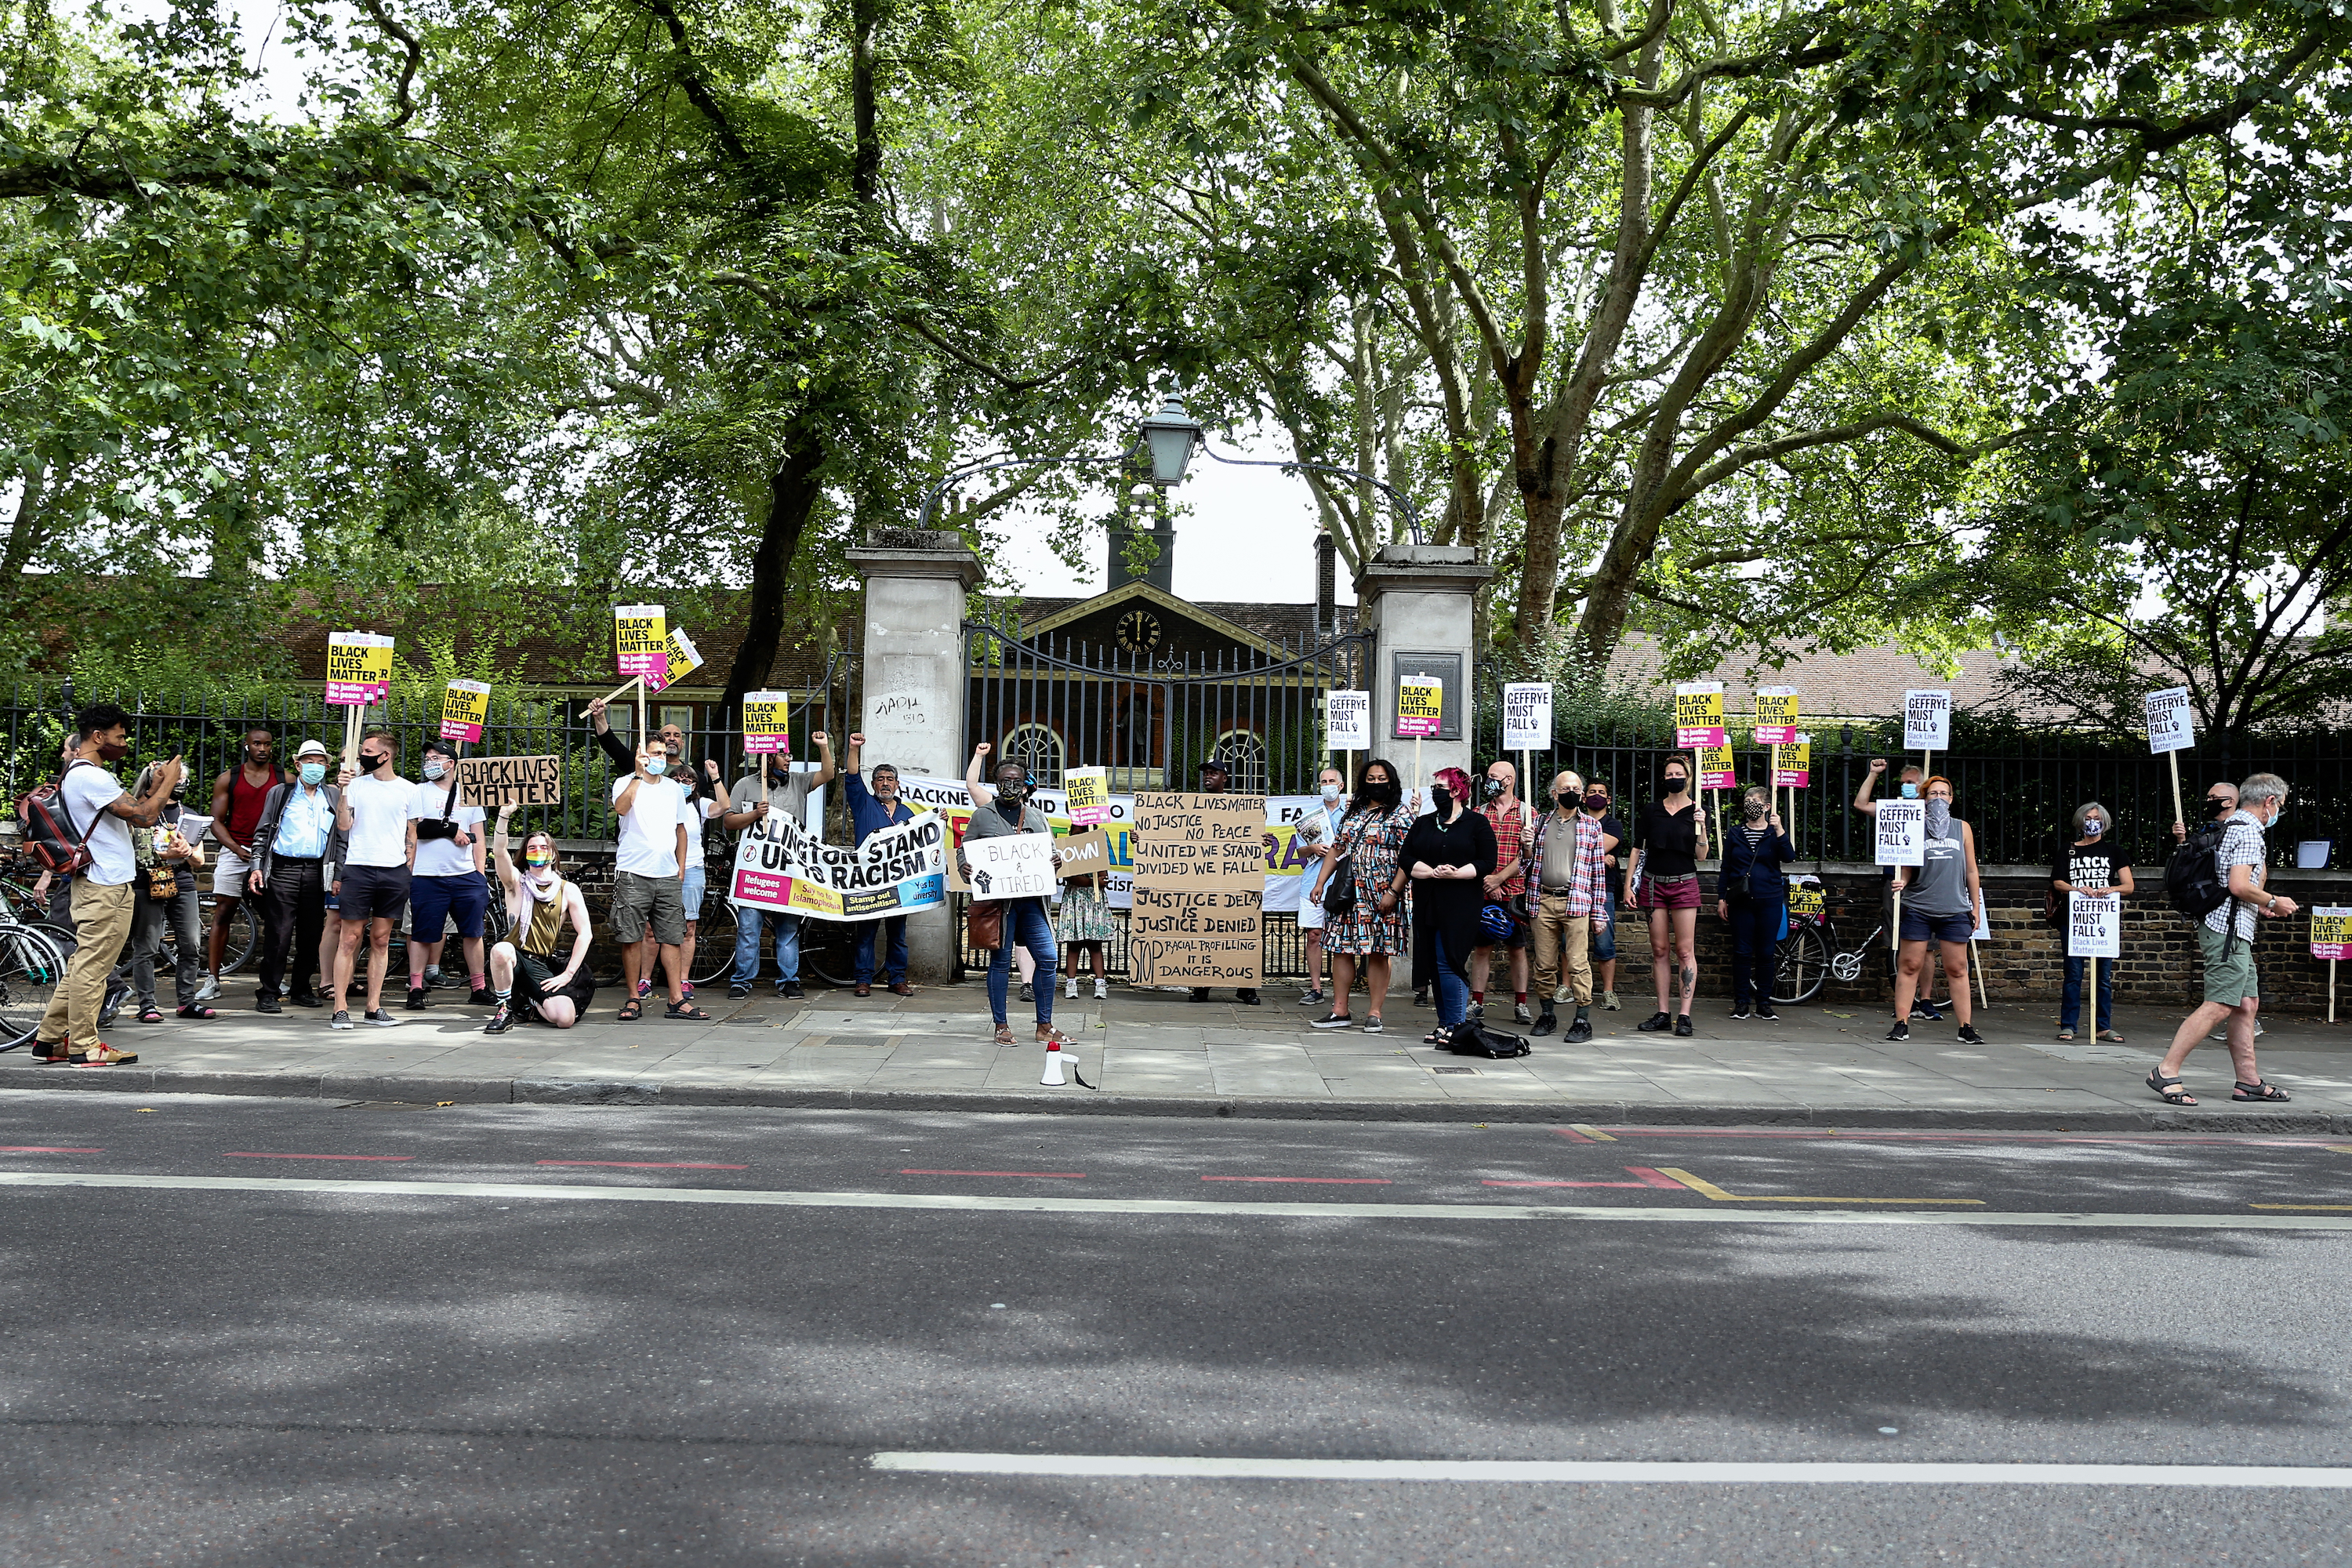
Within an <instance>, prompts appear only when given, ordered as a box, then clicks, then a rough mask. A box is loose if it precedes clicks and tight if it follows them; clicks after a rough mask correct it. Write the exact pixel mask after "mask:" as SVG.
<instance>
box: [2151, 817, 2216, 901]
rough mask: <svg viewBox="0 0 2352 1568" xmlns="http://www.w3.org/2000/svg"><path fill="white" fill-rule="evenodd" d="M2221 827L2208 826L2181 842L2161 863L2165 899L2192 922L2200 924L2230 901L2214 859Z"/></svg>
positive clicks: (2213, 824)
mask: <svg viewBox="0 0 2352 1568" xmlns="http://www.w3.org/2000/svg"><path fill="white" fill-rule="evenodd" d="M2222 831H2223V825H2222V824H2221V823H2218V822H2209V823H2207V824H2205V825H2204V826H2202V827H2200V828H2198V829H2197V830H2196V831H2194V832H2192V833H2191V834H2189V837H2186V838H2184V839H2182V840H2181V841H2180V847H2179V848H2178V849H2175V850H2174V851H2173V852H2172V858H2171V859H2169V860H2167V861H2166V862H2165V863H2164V896H2165V897H2166V898H2167V899H2168V900H2171V901H2172V907H2173V908H2174V909H2176V910H2179V911H2180V912H2181V913H2182V914H2184V915H2187V916H2188V917H2189V919H2190V920H2192V921H2201V920H2203V919H2204V918H2205V917H2206V916H2207V915H2210V914H2211V913H2212V912H2213V911H2214V910H2218V909H2220V908H2221V906H2222V905H2223V904H2225V903H2227V902H2228V901H2229V899H2230V885H2229V884H2228V883H2227V882H2224V881H2222V880H2221V872H2220V870H2219V868H2216V867H2215V866H2214V864H2213V858H2214V855H2215V853H2216V852H2217V851H2219V850H2220V849H2221V834H2222Z"/></svg>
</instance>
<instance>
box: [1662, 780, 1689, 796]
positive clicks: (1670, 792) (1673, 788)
mask: <svg viewBox="0 0 2352 1568" xmlns="http://www.w3.org/2000/svg"><path fill="white" fill-rule="evenodd" d="M1689 788H1690V780H1688V779H1677V778H1670V779H1668V780H1667V781H1666V798H1667V799H1668V800H1672V799H1674V798H1675V796H1676V795H1682V794H1684V793H1685V792H1686V791H1687V790H1689Z"/></svg>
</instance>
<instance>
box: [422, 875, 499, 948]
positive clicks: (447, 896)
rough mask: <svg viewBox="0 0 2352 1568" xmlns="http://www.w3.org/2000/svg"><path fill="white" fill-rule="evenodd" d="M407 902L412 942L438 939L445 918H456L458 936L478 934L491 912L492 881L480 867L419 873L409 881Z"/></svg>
mask: <svg viewBox="0 0 2352 1568" xmlns="http://www.w3.org/2000/svg"><path fill="white" fill-rule="evenodd" d="M408 906H409V922H408V927H409V929H408V939H409V940H410V941H411V942H439V941H440V940H441V933H442V929H443V928H442V921H444V919H445V918H454V919H455V920H456V921H457V934H458V935H459V936H462V937H476V938H478V937H479V936H480V935H481V934H482V921H483V920H484V919H485V918H487V917H488V914H489V912H490V885H489V883H488V881H486V880H485V879H483V877H482V874H481V873H480V872H479V871H467V872H465V873H464V874H463V875H460V876H456V877H417V878H415V879H411V880H410V882H409V884H408Z"/></svg>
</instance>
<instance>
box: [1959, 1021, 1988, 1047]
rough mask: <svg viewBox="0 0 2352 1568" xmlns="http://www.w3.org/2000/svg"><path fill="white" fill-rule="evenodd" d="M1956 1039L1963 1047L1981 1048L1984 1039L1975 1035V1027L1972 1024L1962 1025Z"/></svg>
mask: <svg viewBox="0 0 2352 1568" xmlns="http://www.w3.org/2000/svg"><path fill="white" fill-rule="evenodd" d="M1958 1039H1959V1042H1960V1044H1962V1045H1964V1046H1981V1045H1983V1044H1984V1043H1985V1037H1983V1036H1982V1035H1979V1034H1978V1033H1977V1026H1975V1025H1974V1024H1962V1025H1961V1026H1960V1032H1959V1035H1958Z"/></svg>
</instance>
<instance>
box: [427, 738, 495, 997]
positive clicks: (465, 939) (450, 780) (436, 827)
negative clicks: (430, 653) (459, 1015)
mask: <svg viewBox="0 0 2352 1568" xmlns="http://www.w3.org/2000/svg"><path fill="white" fill-rule="evenodd" d="M423 771H424V773H425V778H424V781H423V782H422V783H420V784H417V785H416V787H415V790H414V791H413V792H411V794H410V795H409V797H408V837H409V842H410V845H411V847H412V848H413V849H414V851H415V858H414V860H413V861H412V862H411V866H412V868H413V869H412V872H411V875H410V878H409V883H408V904H409V920H408V1009H409V1011H410V1012H412V1013H414V1012H417V1011H420V1010H422V1009H423V1007H424V1006H425V971H426V970H427V969H428V968H434V967H437V966H438V965H439V963H441V943H442V933H443V932H444V931H446V930H447V929H448V926H449V922H450V921H456V922H457V940H458V942H460V943H461V944H462V945H463V947H464V949H465V953H466V974H467V978H468V979H469V980H470V981H471V982H472V984H473V991H472V994H470V995H468V996H467V998H466V1005H467V1006H469V1007H495V1006H497V1005H499V999H498V998H497V997H496V996H493V995H492V994H490V990H489V976H488V974H487V973H484V971H483V968H482V922H483V921H485V920H487V919H488V917H489V912H490V882H489V879H488V877H487V876H485V875H484V874H483V873H484V872H485V870H486V869H487V868H488V863H487V862H486V861H485V860H484V858H483V853H484V851H483V847H482V823H483V820H484V819H485V817H486V816H487V815H488V814H486V813H485V812H484V811H483V810H482V808H481V807H480V806H478V805H459V804H458V803H457V747H455V746H453V745H451V744H450V743H449V742H446V741H427V742H425V766H424V770H423Z"/></svg>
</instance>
